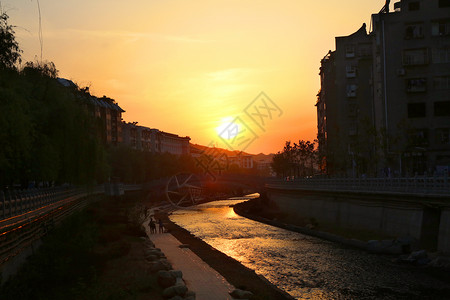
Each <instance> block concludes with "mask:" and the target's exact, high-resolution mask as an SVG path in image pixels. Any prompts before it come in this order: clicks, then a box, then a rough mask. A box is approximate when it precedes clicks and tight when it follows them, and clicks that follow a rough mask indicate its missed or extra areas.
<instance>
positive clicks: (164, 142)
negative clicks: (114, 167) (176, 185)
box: [122, 122, 190, 155]
mask: <svg viewBox="0 0 450 300" xmlns="http://www.w3.org/2000/svg"><path fill="white" fill-rule="evenodd" d="M122 126H123V142H124V144H125V145H128V146H130V147H131V148H133V149H136V150H141V151H148V152H154V153H166V152H167V153H171V154H176V155H184V154H186V155H188V154H189V153H190V147H189V141H190V138H189V137H180V136H178V135H176V134H172V133H167V132H164V131H160V130H158V129H155V128H149V127H145V126H140V125H137V123H136V122H133V123H126V122H123V124H122Z"/></svg>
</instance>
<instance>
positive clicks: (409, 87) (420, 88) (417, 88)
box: [406, 78, 427, 93]
mask: <svg viewBox="0 0 450 300" xmlns="http://www.w3.org/2000/svg"><path fill="white" fill-rule="evenodd" d="M426 90H427V80H426V78H412V79H407V80H406V91H407V92H410V93H417V92H425V91H426Z"/></svg>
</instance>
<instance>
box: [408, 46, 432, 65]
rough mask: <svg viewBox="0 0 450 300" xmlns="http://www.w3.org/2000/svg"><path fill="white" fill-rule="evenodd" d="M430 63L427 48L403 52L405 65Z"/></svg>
mask: <svg viewBox="0 0 450 300" xmlns="http://www.w3.org/2000/svg"><path fill="white" fill-rule="evenodd" d="M427 63H428V51H427V49H426V48H421V49H409V50H404V51H403V65H404V66H414V65H424V64H427Z"/></svg>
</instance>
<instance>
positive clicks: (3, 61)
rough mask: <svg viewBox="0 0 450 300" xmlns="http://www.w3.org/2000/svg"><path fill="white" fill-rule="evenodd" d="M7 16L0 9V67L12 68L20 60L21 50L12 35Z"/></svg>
mask: <svg viewBox="0 0 450 300" xmlns="http://www.w3.org/2000/svg"><path fill="white" fill-rule="evenodd" d="M8 18H9V16H8V15H7V14H6V13H4V12H1V11H0V68H8V69H14V68H15V65H16V63H17V62H19V63H20V62H21V58H20V53H22V50H20V48H19V44H18V43H17V41H16V37H15V36H14V33H15V32H14V29H13V26H12V25H9V24H8Z"/></svg>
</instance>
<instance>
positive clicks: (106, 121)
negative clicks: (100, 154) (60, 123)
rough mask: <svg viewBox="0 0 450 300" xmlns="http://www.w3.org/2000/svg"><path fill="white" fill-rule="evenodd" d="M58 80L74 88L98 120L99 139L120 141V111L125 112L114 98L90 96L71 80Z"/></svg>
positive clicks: (106, 142)
mask: <svg viewBox="0 0 450 300" xmlns="http://www.w3.org/2000/svg"><path fill="white" fill-rule="evenodd" d="M58 82H59V83H60V84H61V85H63V86H65V87H67V88H71V89H73V90H74V93H75V95H76V96H77V97H78V98H79V99H80V100H82V101H83V104H84V106H85V107H86V108H87V109H88V111H89V112H90V114H91V116H92V117H94V118H95V119H97V120H99V123H98V124H99V125H100V128H101V132H100V135H101V139H102V140H103V142H104V143H105V144H111V145H117V144H119V143H121V142H122V126H121V125H122V113H123V112H125V111H124V110H123V109H122V108H121V107H120V106H119V105H118V104H117V103H116V101H114V99H111V98H108V97H106V96H103V97H102V98H98V97H95V96H92V95H91V94H90V93H89V91H88V90H84V91H80V90H78V87H77V86H76V85H75V83H73V82H72V81H71V80H68V79H64V78H58Z"/></svg>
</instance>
